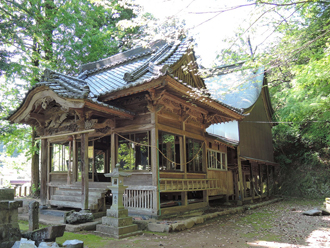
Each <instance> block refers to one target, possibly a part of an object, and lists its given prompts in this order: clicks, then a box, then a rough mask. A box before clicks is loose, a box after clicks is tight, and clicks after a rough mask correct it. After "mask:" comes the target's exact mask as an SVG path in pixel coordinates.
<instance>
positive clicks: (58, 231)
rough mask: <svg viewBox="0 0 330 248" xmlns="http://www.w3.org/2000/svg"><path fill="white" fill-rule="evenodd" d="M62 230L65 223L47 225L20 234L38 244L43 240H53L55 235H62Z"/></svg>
mask: <svg viewBox="0 0 330 248" xmlns="http://www.w3.org/2000/svg"><path fill="white" fill-rule="evenodd" d="M64 230H65V225H58V226H49V227H45V228H41V229H38V230H35V231H33V232H26V233H23V234H22V236H23V237H24V238H28V239H31V240H33V241H36V243H37V244H38V245H39V244H40V243H41V242H43V241H46V242H54V241H55V240H56V238H57V237H62V236H63V234H64Z"/></svg>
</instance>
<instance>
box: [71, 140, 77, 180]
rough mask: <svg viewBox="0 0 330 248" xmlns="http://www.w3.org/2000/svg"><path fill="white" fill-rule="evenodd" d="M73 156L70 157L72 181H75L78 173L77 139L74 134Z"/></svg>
mask: <svg viewBox="0 0 330 248" xmlns="http://www.w3.org/2000/svg"><path fill="white" fill-rule="evenodd" d="M72 142H73V148H72V153H73V158H72V181H73V182H77V177H78V176H77V174H78V149H77V140H76V136H75V135H73V141H72Z"/></svg>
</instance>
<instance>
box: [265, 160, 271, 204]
mask: <svg viewBox="0 0 330 248" xmlns="http://www.w3.org/2000/svg"><path fill="white" fill-rule="evenodd" d="M266 170H267V171H266V172H267V198H268V197H269V196H270V190H269V170H268V164H267V165H266Z"/></svg>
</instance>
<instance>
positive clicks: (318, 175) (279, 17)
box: [218, 0, 330, 197]
mask: <svg viewBox="0 0 330 248" xmlns="http://www.w3.org/2000/svg"><path fill="white" fill-rule="evenodd" d="M251 20H252V21H250V23H249V26H248V27H245V28H241V29H240V30H238V31H237V34H236V37H234V38H232V39H228V41H229V42H230V49H227V50H223V51H222V53H221V54H220V55H219V59H222V60H221V61H219V62H218V64H219V63H220V64H221V63H222V64H227V63H233V62H238V61H247V63H246V65H247V66H250V67H257V66H259V65H261V64H262V65H265V67H266V74H267V80H268V85H269V90H270V93H271V98H272V99H271V100H272V104H273V108H274V110H275V115H274V116H273V120H274V121H276V122H279V124H277V125H275V126H274V127H273V138H274V148H275V159H276V161H277V162H278V163H280V165H281V170H280V171H281V173H280V179H281V183H282V186H281V191H282V193H285V194H290V195H300V196H309V197H320V196H322V195H323V194H330V192H329V189H330V179H329V178H330V177H329V176H330V172H329V170H328V167H329V165H330V160H329V158H330V157H329V155H330V154H329V147H330V135H329V127H330V124H329V119H330V104H329V102H330V86H329V85H330V84H329V82H330V74H329V69H330V63H329V62H330V56H329V55H330V48H329V46H330V45H329V43H330V42H329V41H330V3H329V2H326V1H317V0H315V1H314V0H311V1H296V3H294V2H292V1H288V0H267V1H256V8H255V11H254V16H253V17H252V18H251ZM258 30H262V32H263V34H264V35H263V34H261V33H258ZM250 37H251V41H252V45H253V43H254V46H252V45H251V44H249V39H250ZM260 40H261V41H262V42H260ZM249 48H251V49H249ZM251 50H252V55H251V52H250V51H251Z"/></svg>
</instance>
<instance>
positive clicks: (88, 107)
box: [8, 39, 273, 216]
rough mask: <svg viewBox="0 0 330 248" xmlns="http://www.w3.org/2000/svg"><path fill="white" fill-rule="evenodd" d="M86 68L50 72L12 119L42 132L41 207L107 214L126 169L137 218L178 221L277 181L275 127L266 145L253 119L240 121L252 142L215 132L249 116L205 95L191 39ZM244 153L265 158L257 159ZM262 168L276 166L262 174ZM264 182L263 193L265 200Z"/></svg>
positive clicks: (154, 45)
mask: <svg viewBox="0 0 330 248" xmlns="http://www.w3.org/2000/svg"><path fill="white" fill-rule="evenodd" d="M80 69H81V70H80V74H79V75H78V76H77V77H71V76H67V75H64V74H61V73H57V72H54V71H50V70H45V72H44V75H43V77H42V78H41V80H40V83H38V84H37V85H36V86H34V87H33V88H32V89H30V91H29V92H28V93H27V95H26V97H25V99H24V101H23V103H22V104H21V106H20V107H19V108H18V109H17V110H16V112H14V113H13V114H11V116H10V117H9V118H8V119H9V120H10V121H11V122H15V123H25V124H29V125H31V126H35V127H36V129H37V135H38V138H39V139H40V140H41V165H40V173H41V204H42V205H52V206H59V207H69V208H78V209H83V210H86V209H90V210H92V211H103V210H104V209H105V208H106V201H107V200H109V199H110V200H111V197H110V196H111V192H109V190H108V188H107V186H110V184H111V182H109V178H106V177H104V173H109V172H111V171H112V170H113V169H114V167H115V165H116V164H117V163H119V165H120V167H121V168H122V169H123V170H125V171H129V172H130V173H131V174H132V176H131V177H129V178H127V179H125V185H128V188H127V189H126V191H125V195H124V205H125V207H127V208H128V210H129V212H130V213H131V214H146V215H150V216H160V215H169V214H172V213H177V212H180V211H182V212H183V211H189V210H193V209H198V208H204V207H207V206H208V204H209V199H211V198H217V197H225V199H227V200H237V201H240V200H243V199H244V197H245V196H246V193H244V194H243V191H244V192H245V191H246V189H247V187H246V185H247V183H248V182H249V181H253V180H252V179H251V178H255V180H259V181H260V183H261V184H260V185H266V184H268V182H269V181H267V183H266V182H265V181H264V178H267V176H268V177H269V174H268V172H269V171H271V169H270V168H269V167H268V165H270V166H272V165H273V164H272V163H273V159H272V157H271V158H270V157H265V158H264V157H263V154H264V152H266V153H267V154H268V152H269V151H268V150H267V151H263V147H262V146H263V143H262V142H263V140H262V139H263V138H265V139H268V140H267V142H268V143H269V144H271V136H270V127H267V130H266V131H267V132H269V134H268V135H267V137H266V136H265V137H260V139H257V140H256V142H261V143H260V145H258V146H251V144H250V143H251V142H252V143H253V141H251V140H253V139H254V137H250V138H249V137H248V135H249V130H250V127H249V126H248V124H247V123H246V124H241V125H240V128H243V129H244V128H245V129H244V130H245V131H244V132H246V134H245V135H246V137H245V136H244V139H243V138H242V139H240V140H236V141H235V140H234V141H233V140H230V139H228V138H226V136H221V135H220V136H219V135H217V134H215V133H211V132H207V131H206V129H207V128H209V127H210V126H211V125H214V124H221V123H232V122H237V123H243V122H242V121H244V120H246V119H248V118H250V117H249V115H246V114H247V111H246V109H244V108H238V107H235V106H234V105H233V106H231V105H229V104H226V103H225V102H222V101H219V100H217V99H216V98H212V97H211V96H210V95H209V94H205V93H204V92H205V87H206V86H205V83H204V81H203V80H202V79H201V78H200V77H199V76H198V75H197V65H196V63H195V57H194V53H193V50H192V49H191V46H190V42H189V41H188V40H187V39H184V40H182V41H175V42H167V41H163V40H159V41H156V42H154V43H152V44H150V46H148V47H146V48H143V47H139V48H136V49H132V50H130V51H127V52H123V53H119V54H117V55H114V56H112V57H109V58H107V59H103V60H100V61H97V62H92V63H89V64H86V65H83V66H82V67H81V68H80ZM265 94H266V93H265ZM267 97H268V98H267ZM267 97H266V98H267V99H269V96H268V95H267ZM267 99H265V100H260V106H261V105H262V106H264V105H263V104H269V103H270V102H265V101H267ZM258 101H259V100H258ZM258 104H259V103H258ZM262 106H261V107H262ZM269 106H270V105H269ZM266 110H267V109H266ZM270 115H271V112H267V116H268V117H270ZM253 118H254V117H253ZM245 126H246V127H245ZM242 132H243V131H242ZM242 132H241V133H242ZM245 138H246V139H245ZM244 142H247V143H244ZM249 142H250V143H249ZM268 143H267V144H268ZM244 147H245V148H246V149H250V150H251V151H252V152H253V150H254V149H258V152H257V154H256V155H255V156H252V155H251V156H250V155H249V153H246V154H245V153H243V151H245V150H246V149H245V148H244ZM243 148H244V149H243ZM259 149H260V150H259ZM271 152H272V151H271ZM259 154H261V157H258V156H259ZM267 156H268V155H267ZM258 159H261V160H258ZM261 163H262V164H263V165H264V164H266V165H267V169H265V168H266V167H264V166H262V168H261V169H259V172H255V168H256V167H258V166H259V167H260V164H261ZM251 166H252V167H251ZM246 168H248V169H249V170H247V169H246ZM251 168H252V169H251ZM266 170H267V172H266ZM249 171H250V173H247V172H249ZM260 173H261V174H260ZM250 185H252V184H250ZM260 185H259V186H256V187H254V188H255V191H257V190H259V192H260V194H264V193H265V192H266V191H265V187H264V186H262V187H261V186H260ZM257 187H259V188H258V189H257ZM250 189H251V187H250ZM250 193H251V192H250ZM250 195H251V194H250ZM110 204H111V202H110Z"/></svg>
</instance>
